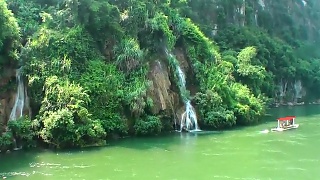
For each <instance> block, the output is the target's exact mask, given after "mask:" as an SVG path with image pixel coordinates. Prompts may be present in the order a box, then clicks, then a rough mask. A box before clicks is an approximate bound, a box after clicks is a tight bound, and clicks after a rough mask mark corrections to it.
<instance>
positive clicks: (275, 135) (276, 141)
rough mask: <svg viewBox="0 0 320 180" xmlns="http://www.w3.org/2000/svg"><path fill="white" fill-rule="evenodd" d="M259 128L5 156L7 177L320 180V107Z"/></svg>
mask: <svg viewBox="0 0 320 180" xmlns="http://www.w3.org/2000/svg"><path fill="white" fill-rule="evenodd" d="M269 113H270V114H271V116H269V117H266V118H265V119H266V120H265V122H264V123H262V124H259V125H257V126H250V127H244V128H238V129H235V130H230V131H222V132H202V133H198V134H192V133H178V132H176V133H172V134H170V135H165V136H160V137H153V138H128V139H124V140H120V141H117V142H112V143H110V145H108V146H106V147H100V148H90V149H86V150H77V151H75V150H74V151H64V152H52V151H49V150H41V151H40V150H39V151H27V152H24V151H20V152H12V153H9V154H3V155H0V179H1V178H3V179H12V180H13V179H23V180H24V179H32V180H84V179H85V180H99V179H103V180H108V179H110V180H122V179H138V180H151V179H165V180H167V179H168V180H188V179H192V180H195V179H196V180H202V179H208V180H211V179H218V180H219V179H222V180H224V179H230V180H233V179H239V180H242V179H248V180H251V179H252V180H253V179H262V180H267V179H285V180H294V179H298V180H300V179H301V180H306V179H312V180H314V179H320V129H319V128H320V106H318V105H306V106H300V107H291V108H289V107H283V108H277V109H271V110H270V111H269ZM287 115H296V116H297V119H296V123H298V124H300V127H299V128H298V129H295V130H290V131H286V132H272V133H267V134H264V133H261V132H259V131H262V130H264V129H270V128H272V127H274V126H276V124H277V122H276V120H275V118H276V117H280V116H287Z"/></svg>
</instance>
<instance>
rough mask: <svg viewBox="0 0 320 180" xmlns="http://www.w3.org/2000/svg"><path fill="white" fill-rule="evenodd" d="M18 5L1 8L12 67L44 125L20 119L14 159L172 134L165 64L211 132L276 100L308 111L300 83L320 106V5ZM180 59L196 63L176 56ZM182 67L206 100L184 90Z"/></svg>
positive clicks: (4, 50)
mask: <svg viewBox="0 0 320 180" xmlns="http://www.w3.org/2000/svg"><path fill="white" fill-rule="evenodd" d="M7 2H8V5H7V4H6V2H5V1H1V2H0V15H1V18H0V30H1V31H0V67H5V65H8V64H16V63H14V62H15V60H17V59H19V60H20V61H21V63H22V65H23V74H24V76H26V78H27V80H28V84H27V85H28V92H29V97H30V99H31V108H32V111H33V114H34V116H33V117H31V119H32V120H30V119H24V120H21V119H19V120H16V121H10V123H9V124H8V128H7V129H8V130H7V131H4V132H1V133H2V135H1V136H0V147H1V149H3V150H5V149H8V148H10V147H12V143H13V139H14V138H15V139H19V141H22V142H24V143H27V144H28V143H29V144H30V142H33V140H34V139H40V140H41V141H43V142H45V143H46V144H48V145H50V146H52V147H55V148H67V147H83V146H88V145H94V144H103V143H104V141H105V139H106V138H107V137H110V136H113V135H126V134H135V135H154V134H159V133H161V132H162V131H165V130H169V129H171V127H172V126H173V124H174V119H175V118H176V116H177V115H176V114H174V113H175V112H173V113H172V114H169V115H168V114H166V115H163V113H164V112H160V113H159V114H154V113H153V111H152V110H151V109H152V107H153V102H152V97H150V93H148V91H149V88H150V84H152V83H150V78H149V77H148V73H149V72H150V64H152V63H153V61H154V59H160V60H161V61H162V63H163V64H166V65H168V69H169V73H170V79H171V83H172V89H171V90H174V91H177V93H178V94H179V95H180V97H182V98H181V99H183V100H186V99H187V98H188V99H192V103H193V104H194V105H195V107H196V109H197V112H198V115H199V117H200V118H199V119H200V122H199V123H200V125H201V128H209V129H211V128H212V129H223V128H231V127H233V126H235V125H247V124H252V123H256V122H258V121H259V119H261V117H262V116H263V115H264V113H265V108H266V103H267V102H268V100H270V99H273V100H274V101H275V102H285V101H293V100H295V101H297V95H296V92H295V89H294V87H295V86H296V84H297V83H296V82H298V81H302V82H303V87H304V91H307V92H308V93H307V97H308V98H310V99H311V98H312V99H315V98H319V94H320V93H317V91H316V89H319V87H320V74H319V67H320V63H319V60H318V59H319V58H320V54H319V53H317V49H316V48H314V43H316V42H318V39H316V38H313V37H317V35H318V34H317V33H319V32H318V31H317V28H318V27H320V24H317V23H316V20H318V18H319V17H320V16H319V8H317V6H316V1H308V4H307V5H305V6H304V5H303V4H301V3H300V4H299V3H295V4H292V2H291V1H289V0H283V1H281V2H280V1H279V2H278V1H277V2H270V3H267V4H265V5H261V4H259V3H258V2H257V1H254V0H246V1H242V0H236V1H235V0H218V1H212V0H202V1H181V0H172V1H167V0H156V1H148V0H130V1H117V0H30V1H27V2H26V1H23V0H10V1H7ZM289 6H290V7H291V8H290V9H288V7H289ZM8 8H9V9H11V10H12V12H13V13H11V12H10V10H8ZM244 10H245V12H244ZM298 17H300V18H298ZM294 18H296V21H295V19H294ZM268 19H272V20H271V21H268ZM306 19H307V20H308V21H309V24H308V29H307V28H306V29H304V28H303V27H304V26H303V25H305V24H303V23H304V20H306ZM310 39H314V40H315V42H312V41H308V40H310ZM20 44H22V45H23V47H20ZM164 49H165V50H166V53H165V52H164V51H163V50H164ZM175 49H183V50H184V51H183V52H184V55H185V57H187V58H186V59H179V58H177V57H175V56H174V55H172V56H170V55H169V54H174V53H172V52H174V50H175ZM18 52H20V53H18ZM180 61H186V63H187V64H188V66H189V67H190V68H189V70H188V73H189V74H190V75H188V79H187V81H188V82H189V81H192V82H193V84H194V86H195V87H194V88H195V89H197V92H196V93H191V92H189V90H188V89H182V88H176V89H175V87H181V85H179V83H181V82H179V80H178V79H177V77H176V74H177V69H176V67H177V66H179V63H181V62H180ZM287 84H289V85H288V86H287ZM279 89H280V90H279ZM299 98H300V100H303V99H301V97H299ZM173 111H174V110H173ZM168 116H169V117H168ZM170 126H171V127H170ZM27 127H30V128H29V130H27V129H28V128H27ZM31 144H32V143H31Z"/></svg>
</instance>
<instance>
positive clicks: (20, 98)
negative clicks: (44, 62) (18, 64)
mask: <svg viewBox="0 0 320 180" xmlns="http://www.w3.org/2000/svg"><path fill="white" fill-rule="evenodd" d="M16 78H17V84H18V87H17V95H16V100H15V102H14V105H13V108H12V110H11V113H10V117H9V120H16V119H18V118H20V117H22V115H23V107H24V103H25V89H24V84H23V81H22V79H21V68H19V69H17V70H16Z"/></svg>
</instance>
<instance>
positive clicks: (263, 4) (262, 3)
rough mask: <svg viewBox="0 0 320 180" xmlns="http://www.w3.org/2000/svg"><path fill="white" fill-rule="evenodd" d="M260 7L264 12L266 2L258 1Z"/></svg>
mask: <svg viewBox="0 0 320 180" xmlns="http://www.w3.org/2000/svg"><path fill="white" fill-rule="evenodd" d="M258 3H259V5H260V6H261V7H262V10H264V8H265V7H266V5H265V3H264V0H258Z"/></svg>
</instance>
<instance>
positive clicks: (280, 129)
mask: <svg viewBox="0 0 320 180" xmlns="http://www.w3.org/2000/svg"><path fill="white" fill-rule="evenodd" d="M298 127H299V124H294V125H291V126H288V127H285V128H278V127H277V128H272V129H271V132H282V131H287V130H291V129H297V128H298Z"/></svg>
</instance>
